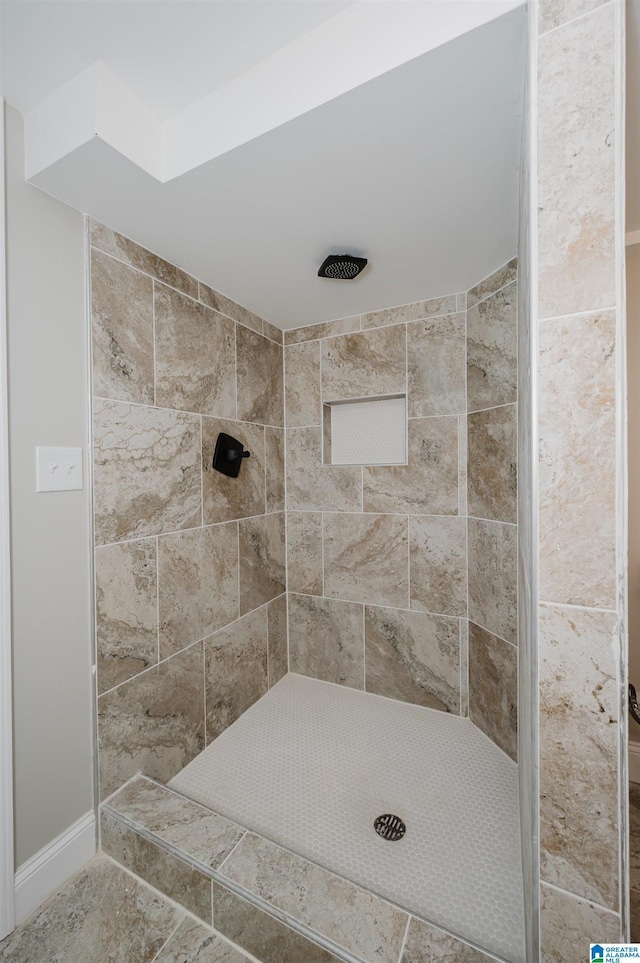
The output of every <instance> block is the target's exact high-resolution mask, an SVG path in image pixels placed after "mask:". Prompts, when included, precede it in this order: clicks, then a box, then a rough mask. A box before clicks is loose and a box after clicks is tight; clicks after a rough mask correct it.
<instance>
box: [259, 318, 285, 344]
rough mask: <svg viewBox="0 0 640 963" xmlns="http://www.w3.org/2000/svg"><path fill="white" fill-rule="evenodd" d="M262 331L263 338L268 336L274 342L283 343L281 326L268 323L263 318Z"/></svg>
mask: <svg viewBox="0 0 640 963" xmlns="http://www.w3.org/2000/svg"><path fill="white" fill-rule="evenodd" d="M262 333H263V335H264V336H265V338H270V339H271V340H272V341H275V343H276V344H284V331H283V330H282V328H277V327H276V326H275V324H269V322H268V321H264V320H263V322H262Z"/></svg>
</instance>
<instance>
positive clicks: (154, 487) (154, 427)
mask: <svg viewBox="0 0 640 963" xmlns="http://www.w3.org/2000/svg"><path fill="white" fill-rule="evenodd" d="M93 445H94V511H95V530H96V543H97V544H98V545H102V544H104V543H106V542H119V541H123V540H124V539H127V538H143V537H144V536H146V535H159V534H161V533H162V532H171V531H176V530H177V529H182V528H192V527H193V526H194V525H199V524H200V517H201V511H200V489H201V484H200V419H199V418H198V417H196V416H194V415H187V414H184V413H183V412H180V411H160V410H158V409H157V408H146V407H143V406H142V405H125V404H120V403H119V402H115V401H112V402H109V401H95V402H94V416H93Z"/></svg>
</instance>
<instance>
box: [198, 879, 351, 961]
mask: <svg viewBox="0 0 640 963" xmlns="http://www.w3.org/2000/svg"><path fill="white" fill-rule="evenodd" d="M213 915H214V918H215V926H216V929H217V930H218V932H220V933H222V934H224V936H226V937H227V939H230V940H232V941H233V942H234V943H237V944H238V946H241V947H242V948H243V949H245V950H247V952H248V953H251V954H252V956H254V957H255V958H256V959H257V960H261V961H262V963H338V960H337V957H335V956H333V955H332V954H331V953H328V952H327V950H323V949H322V948H321V947H319V946H317V945H316V944H315V943H311V942H310V941H309V940H306V939H305V938H304V936H300V934H299V933H296V932H295V930H292V929H290V928H289V927H288V926H286V925H285V924H284V923H281V922H280V921H279V920H276V919H274V917H273V916H269V915H268V914H267V913H263V912H262V910H259V909H257V907H255V906H253V905H252V904H251V903H248V902H247V901H246V900H244V899H242V898H241V897H240V896H236V894H235V893H232V892H231V891H230V890H228V889H226V887H224V886H220V885H219V884H218V883H214V884H213Z"/></svg>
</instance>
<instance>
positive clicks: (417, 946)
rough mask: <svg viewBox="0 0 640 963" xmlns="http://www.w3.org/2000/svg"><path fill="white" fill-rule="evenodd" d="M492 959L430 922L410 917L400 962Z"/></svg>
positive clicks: (481, 961) (467, 962)
mask: <svg viewBox="0 0 640 963" xmlns="http://www.w3.org/2000/svg"><path fill="white" fill-rule="evenodd" d="M492 959H493V957H490V956H486V955H485V954H484V953H481V952H480V950H476V949H474V948H473V946H468V945H467V944H466V943H462V942H460V940H457V939H456V938H455V937H454V936H450V935H449V933H444V932H443V931H442V930H439V929H436V927H435V926H431V924H430V923H423V922H422V920H414V919H412V920H411V922H410V924H409V932H408V933H407V940H406V943H405V947H404V952H403V954H402V958H401V960H400V963H491V960H492Z"/></svg>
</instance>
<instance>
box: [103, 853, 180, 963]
mask: <svg viewBox="0 0 640 963" xmlns="http://www.w3.org/2000/svg"><path fill="white" fill-rule="evenodd" d="M106 855H107V856H108V854H106ZM109 859H113V857H111V856H109ZM120 865H121V864H120V863H118V866H120ZM133 875H134V876H135V873H134V874H133ZM135 878H136V879H138V878H139V877H138V876H136V877H135ZM143 882H145V883H146V880H143ZM157 892H160V890H158V891H157ZM171 902H173V900H172V901H171ZM176 905H178V906H179V905H180V904H179V903H177V904H176ZM183 922H184V916H183V917H182V919H181V920H179V921H178V923H177V924H176V926H175V928H174V929H172V930H171V933H170V934H169V936H168V937H167V939H166V940H165V941H164V943H163V944H162V946H161V947H160V949H159V950H158V952H157V953H156V955H155V956H154V958H153V959H152V960H151V963H155V961H156V960H157V959H158V957H159V956H160V954H161V953H162V951H163V950H164V948H165V947H166V946H168V945H169V943H170V942H171V940H172V939H173V937H174V936H175V935H176V933H177V932H178V930H179V929H180V927H181V926H182V924H183Z"/></svg>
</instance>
